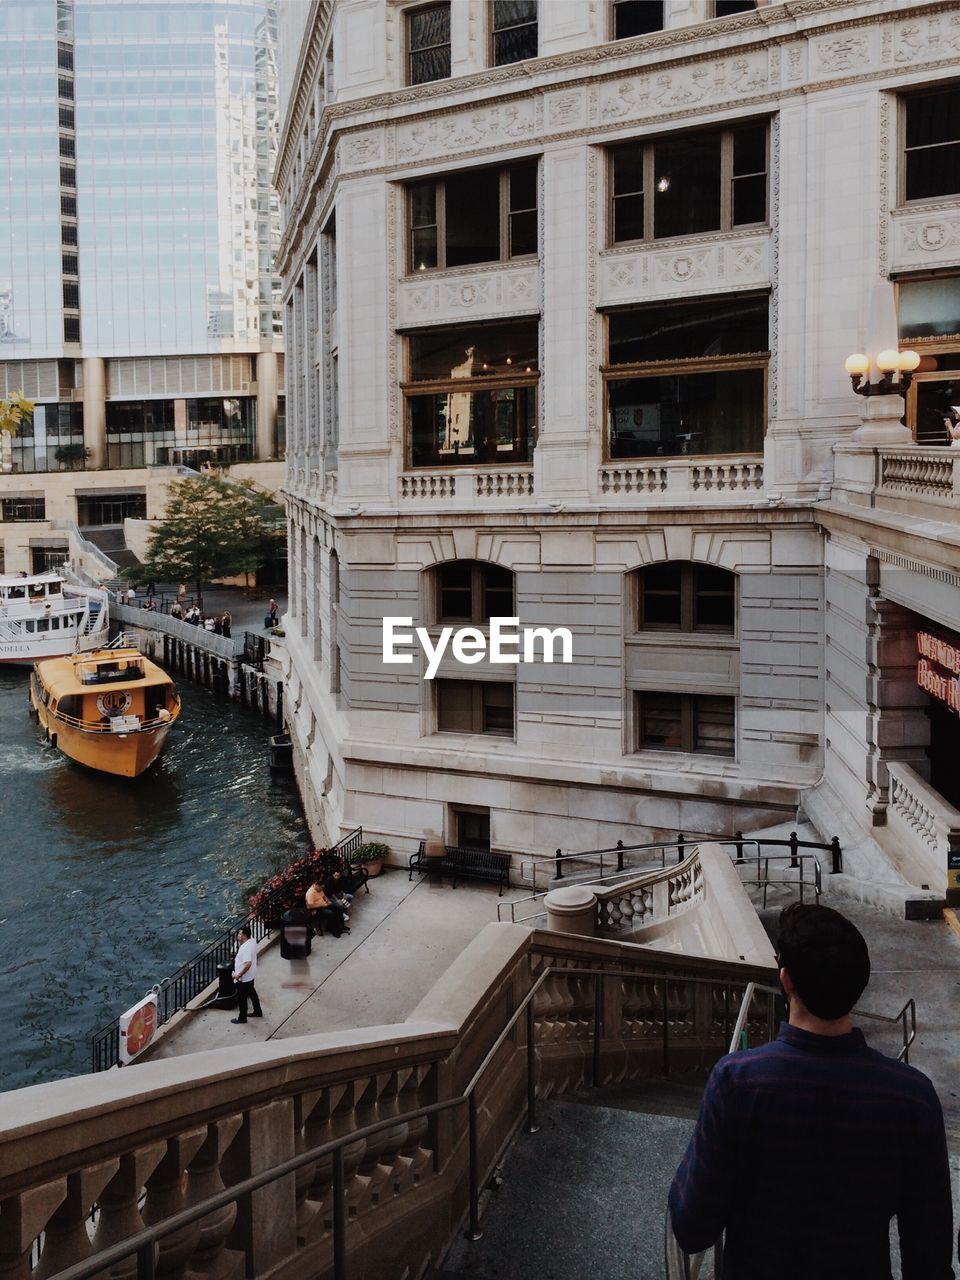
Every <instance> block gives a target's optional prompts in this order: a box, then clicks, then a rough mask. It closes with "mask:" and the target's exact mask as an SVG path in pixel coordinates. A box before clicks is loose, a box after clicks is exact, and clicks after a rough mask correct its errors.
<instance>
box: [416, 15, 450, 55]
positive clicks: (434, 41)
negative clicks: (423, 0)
mask: <svg viewBox="0 0 960 1280" xmlns="http://www.w3.org/2000/svg"><path fill="white" fill-rule="evenodd" d="M449 43H450V6H449V4H438V5H433V6H432V7H431V8H429V9H420V10H418V11H417V12H416V13H411V14H410V48H411V50H413V51H417V50H420V49H430V48H433V47H435V46H436V45H438V44H449Z"/></svg>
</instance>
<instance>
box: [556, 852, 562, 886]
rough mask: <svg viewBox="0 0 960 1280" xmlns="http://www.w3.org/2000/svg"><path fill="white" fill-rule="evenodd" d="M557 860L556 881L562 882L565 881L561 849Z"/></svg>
mask: <svg viewBox="0 0 960 1280" xmlns="http://www.w3.org/2000/svg"><path fill="white" fill-rule="evenodd" d="M556 859H557V874H556V875H555V876H554V879H555V880H562V879H563V863H562V861H561V855H560V850H559V849H558V850H557V852H556Z"/></svg>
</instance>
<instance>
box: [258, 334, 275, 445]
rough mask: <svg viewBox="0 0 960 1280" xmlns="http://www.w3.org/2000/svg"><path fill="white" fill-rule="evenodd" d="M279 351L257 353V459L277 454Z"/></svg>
mask: <svg viewBox="0 0 960 1280" xmlns="http://www.w3.org/2000/svg"><path fill="white" fill-rule="evenodd" d="M277 363H278V362H277V353H276V352H275V351H261V352H259V353H258V355H257V461H258V462H263V461H265V460H266V459H267V458H275V457H276V456H277V390H278V387H277Z"/></svg>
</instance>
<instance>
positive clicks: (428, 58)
mask: <svg viewBox="0 0 960 1280" xmlns="http://www.w3.org/2000/svg"><path fill="white" fill-rule="evenodd" d="M407 49H408V57H409V63H408V70H407V83H408V84H427V83H428V82H429V81H431V80H446V79H447V78H448V77H449V75H450V5H449V3H446V4H432V5H430V6H429V8H426V9H416V10H414V12H413V13H408V14H407Z"/></svg>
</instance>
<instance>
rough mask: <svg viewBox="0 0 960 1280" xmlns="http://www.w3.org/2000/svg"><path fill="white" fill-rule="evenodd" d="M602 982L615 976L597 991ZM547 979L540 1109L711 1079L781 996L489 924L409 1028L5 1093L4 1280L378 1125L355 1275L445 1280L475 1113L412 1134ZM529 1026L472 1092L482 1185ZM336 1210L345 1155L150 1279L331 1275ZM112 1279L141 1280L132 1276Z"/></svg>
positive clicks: (757, 975)
mask: <svg viewBox="0 0 960 1280" xmlns="http://www.w3.org/2000/svg"><path fill="white" fill-rule="evenodd" d="M690 871H691V864H690V863H689V862H688V864H685V865H684V866H682V867H678V868H676V869H675V870H674V872H673V875H672V883H673V889H672V891H671V892H672V894H673V898H674V901H675V903H677V904H679V903H680V900H681V899H683V898H684V897H685V896H686V895H688V894H689V893H690V892H691V890H693V891H695V884H694V880H691V878H690ZM597 969H600V970H603V971H609V972H610V979H609V980H608V981H603V980H602V979H598V978H596V977H594V976H593V971H595V970H597ZM545 970H546V976H545V978H544V983H543V986H542V987H541V988H540V990H539V991H538V993H537V995H536V997H535V1004H534V1018H533V1023H534V1034H535V1037H536V1042H537V1046H538V1058H539V1069H538V1082H539V1083H538V1088H539V1091H540V1093H541V1095H547V1094H550V1093H557V1092H560V1091H562V1090H564V1089H566V1088H577V1087H582V1086H583V1085H584V1084H585V1083H587V1082H588V1081H589V1080H591V1079H594V1078H595V1079H596V1080H598V1081H600V1082H604V1081H606V1082H612V1081H619V1080H625V1079H629V1078H634V1077H642V1076H644V1075H649V1074H659V1073H660V1072H661V1071H662V1070H663V1069H664V1068H665V1067H666V1066H669V1067H670V1069H671V1070H680V1071H682V1070H694V1069H697V1070H699V1069H702V1068H704V1067H706V1066H709V1065H710V1063H712V1061H714V1060H715V1058H716V1057H717V1056H718V1055H719V1054H720V1053H721V1052H723V1051H724V1049H725V1047H726V1042H727V1040H728V1039H729V1035H730V1034H731V1028H732V1025H733V1022H734V1021H735V1019H736V1014H737V1009H738V1007H739V1002H740V999H741V997H742V993H743V990H744V987H745V985H746V983H747V982H748V981H751V980H754V981H760V982H764V981H770V979H771V977H772V969H771V968H770V967H769V966H760V965H755V964H730V963H726V962H719V961H707V960H704V959H703V958H699V957H696V956H681V955H668V954H664V953H661V954H656V953H646V952H645V953H642V954H638V952H637V949H636V948H624V947H623V946H621V945H619V944H617V943H615V942H611V941H607V940H601V939H584V938H575V937H560V936H557V935H552V934H546V933H536V932H531V931H530V930H527V929H525V928H523V927H521V926H519V925H506V924H504V925H488V926H487V928H486V929H485V930H484V931H483V932H482V933H481V934H480V935H479V936H478V937H477V938H476V939H474V941H473V942H472V943H471V944H470V946H469V947H468V948H467V949H466V950H465V951H464V953H463V954H462V955H461V956H460V957H459V958H458V960H457V961H456V962H455V963H454V965H453V966H451V968H450V969H449V970H447V972H446V973H445V974H443V975H441V976H440V978H439V979H438V981H437V982H436V983H435V985H434V987H433V988H432V990H431V991H430V992H429V993H428V995H427V996H426V997H425V999H424V1000H423V1001H422V1002H421V1004H420V1005H419V1006H418V1008H417V1009H416V1010H414V1012H413V1014H412V1015H411V1018H410V1019H409V1020H408V1021H407V1022H405V1023H402V1024H398V1025H396V1026H386V1027H369V1028H363V1029H360V1030H357V1031H352V1032H341V1033H331V1034H327V1035H315V1036H306V1037H298V1038H292V1039H289V1040H279V1041H270V1042H267V1043H262V1044H249V1045H245V1046H244V1047H242V1048H239V1047H238V1048H236V1049H220V1050H213V1051H209V1052H205V1053H198V1054H192V1055H186V1056H183V1057H179V1058H172V1059H165V1060H163V1061H160V1062H146V1063H143V1064H137V1065H134V1066H131V1067H126V1068H124V1069H122V1070H117V1071H112V1072H108V1073H104V1074H100V1075H95V1076H81V1077H77V1078H74V1079H70V1080H64V1081H57V1082H54V1083H52V1084H45V1085H37V1086H34V1087H31V1088H26V1089H21V1090H18V1091H16V1092H14V1093H7V1094H3V1095H0V1141H2V1143H3V1154H4V1159H3V1163H2V1168H0V1276H3V1277H5V1278H10V1280H40V1278H41V1277H48V1276H52V1275H55V1274H56V1273H57V1272H59V1271H61V1270H63V1269H65V1268H67V1267H69V1266H72V1265H74V1264H76V1263H78V1262H81V1261H82V1260H83V1259H85V1258H89V1257H90V1256H91V1255H92V1254H93V1253H95V1252H97V1251H99V1250H100V1249H103V1248H106V1247H108V1246H110V1245H113V1244H116V1243H118V1242H122V1241H124V1240H126V1239H128V1238H129V1237H130V1236H132V1235H134V1234H136V1233H137V1232H138V1231H141V1230H143V1228H144V1226H145V1225H154V1226H155V1225H156V1224H159V1223H161V1222H163V1221H164V1220H166V1219H168V1218H170V1217H171V1216H172V1215H174V1214H176V1213H178V1212H180V1211H181V1210H183V1209H189V1208H190V1207H192V1206H198V1205H200V1204H202V1203H204V1202H205V1201H206V1200H207V1199H208V1198H210V1197H211V1196H213V1195H216V1194H217V1193H219V1192H221V1191H222V1190H223V1189H224V1188H227V1189H229V1188H230V1187H231V1186H232V1185H235V1184H237V1183H239V1182H242V1181H243V1180H244V1179H246V1178H250V1177H254V1176H256V1175H257V1174H258V1173H261V1172H263V1171H265V1170H268V1169H270V1168H272V1167H274V1166H275V1165H277V1164H279V1163H281V1162H283V1161H284V1160H288V1159H293V1158H294V1157H295V1156H296V1155H297V1154H307V1153H309V1152H310V1151H312V1150H314V1149H315V1148H318V1147H320V1146H322V1144H323V1143H325V1142H328V1141H330V1140H331V1139H336V1138H337V1137H340V1136H346V1135H348V1134H351V1133H354V1132H356V1131H358V1130H359V1129H361V1128H363V1127H365V1126H368V1125H372V1124H376V1123H378V1122H386V1123H384V1125H383V1127H382V1128H381V1129H379V1131H377V1132H376V1133H373V1134H371V1135H368V1136H367V1137H366V1138H361V1139H358V1140H357V1141H356V1142H351V1143H349V1144H348V1145H346V1147H345V1148H344V1156H343V1159H344V1170H345V1196H346V1209H347V1226H346V1241H345V1243H346V1249H347V1261H348V1273H349V1274H351V1275H353V1274H356V1275H360V1274H363V1275H378V1274H379V1275H387V1274H389V1275H398V1276H399V1275H401V1274H410V1275H421V1274H423V1272H424V1271H425V1270H426V1269H429V1267H431V1266H436V1265H437V1264H438V1263H439V1261H440V1259H441V1258H442V1256H443V1253H444V1251H445V1249H446V1247H447V1244H448V1242H449V1240H450V1238H451V1237H452V1234H453V1232H454V1231H455V1230H456V1229H457V1226H458V1223H459V1222H460V1220H461V1218H462V1216H463V1214H464V1212H465V1209H466V1205H467V1194H468V1191H467V1189H468V1166H467V1155H468V1136H467V1135H468V1125H467V1115H466V1110H467V1109H466V1107H465V1106H463V1105H457V1106H456V1107H455V1108H454V1109H451V1110H447V1111H444V1112H442V1113H434V1114H431V1115H430V1116H428V1117H421V1118H418V1119H415V1120H406V1119H405V1118H404V1117H405V1116H406V1115H409V1113H411V1112H413V1111H415V1110H416V1109H417V1108H420V1107H423V1106H428V1105H432V1104H433V1103H436V1102H440V1101H444V1100H447V1099H458V1098H459V1097H461V1096H462V1094H463V1091H464V1089H465V1088H466V1086H467V1084H468V1082H469V1081H470V1079H471V1077H472V1076H473V1074H474V1072H475V1071H476V1070H477V1068H478V1066H480V1064H481V1063H482V1062H483V1061H484V1059H485V1057H486V1056H487V1055H488V1054H489V1053H490V1052H491V1048H492V1046H493V1045H494V1044H495V1043H496V1041H497V1039H498V1037H499V1036H500V1035H501V1033H502V1032H503V1031H504V1030H505V1029H506V1028H507V1026H508V1023H509V1021H510V1019H511V1015H512V1014H513V1013H514V1011H515V1010H517V1009H518V1008H519V1007H520V1004H521V1002H522V1000H523V998H524V996H525V994H526V993H527V992H529V991H530V988H531V985H532V983H533V981H534V979H535V978H536V976H537V975H538V974H543V973H544V971H545ZM584 970H589V971H590V972H584ZM598 982H599V983H600V985H599V987H598ZM598 1001H599V1003H598ZM525 1024H526V1019H525V1018H524V1017H521V1018H520V1019H519V1021H518V1022H517V1023H516V1026H515V1028H514V1029H513V1030H512V1031H511V1032H510V1033H509V1034H507V1035H506V1036H505V1038H504V1041H503V1043H502V1045H500V1047H499V1048H498V1049H497V1050H496V1053H495V1055H494V1056H493V1057H492V1060H491V1061H490V1064H489V1068H488V1070H487V1072H486V1073H485V1075H484V1076H483V1078H482V1079H481V1081H480V1083H479V1084H478V1086H477V1095H476V1096H477V1104H478V1105H477V1116H478V1142H479V1145H478V1152H479V1161H480V1163H479V1167H480V1170H481V1171H488V1170H489V1169H490V1168H492V1167H493V1165H494V1164H495V1163H496V1161H497V1160H498V1159H499V1158H501V1155H502V1151H503V1149H504V1147H505V1145H506V1143H507V1142H508V1141H509V1139H510V1137H511V1136H512V1134H513V1133H514V1131H515V1130H516V1127H517V1125H518V1124H519V1123H520V1121H521V1120H522V1118H523V1115H524V1108H525V1105H526V1077H525V1072H526V1064H527V1049H526V1034H525V1030H524V1028H525ZM597 1030H599V1033H600V1034H599V1038H598V1040H597V1052H596V1054H594V1052H593V1037H594V1035H595V1033H596V1032H597ZM333 1196H334V1162H333V1157H332V1156H327V1157H324V1158H318V1159H316V1160H315V1161H308V1162H307V1163H306V1164H304V1165H303V1166H302V1167H300V1168H299V1169H298V1170H297V1171H296V1172H294V1173H289V1174H287V1175H285V1176H283V1177H282V1178H279V1179H276V1180H274V1181H271V1182H269V1183H268V1184H267V1185H265V1186H263V1187H261V1188H259V1189H257V1190H254V1191H250V1192H247V1193H244V1194H241V1195H239V1196H238V1198H237V1200H236V1202H234V1203H228V1204H227V1205H226V1206H223V1207H221V1208H219V1209H217V1210H216V1211H214V1212H210V1213H208V1214H206V1215H205V1216H203V1217H202V1218H201V1219H199V1220H198V1221H197V1222H194V1223H192V1224H190V1225H187V1226H181V1227H180V1228H179V1229H178V1230H176V1231H174V1232H172V1233H171V1234H168V1235H165V1236H163V1238H162V1239H160V1240H159V1242H158V1244H157V1246H156V1255H155V1266H156V1274H157V1275H158V1276H165V1277H177V1278H179V1277H194V1276H196V1275H199V1274H202V1275H203V1276H204V1277H207V1278H208V1280H240V1277H242V1276H243V1275H257V1276H277V1277H280V1276H293V1275H302V1274H307V1273H309V1274H311V1275H315V1276H328V1275H330V1274H332V1266H333V1261H332V1258H333V1215H334V1203H333ZM307 1269H309V1270H307ZM110 1274H111V1275H113V1276H133V1275H135V1274H136V1258H135V1257H133V1256H132V1255H131V1256H130V1257H128V1258H127V1259H126V1260H125V1261H124V1262H121V1263H119V1264H117V1265H115V1266H114V1267H113V1268H112V1269H111V1271H110Z"/></svg>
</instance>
